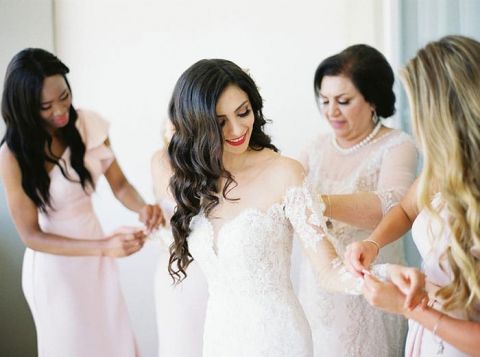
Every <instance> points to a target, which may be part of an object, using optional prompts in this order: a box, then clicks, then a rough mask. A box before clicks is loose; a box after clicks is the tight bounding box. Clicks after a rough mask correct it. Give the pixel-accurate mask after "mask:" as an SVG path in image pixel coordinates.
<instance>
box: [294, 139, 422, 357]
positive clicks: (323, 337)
mask: <svg viewBox="0 0 480 357" xmlns="http://www.w3.org/2000/svg"><path fill="white" fill-rule="evenodd" d="M332 137H333V134H323V135H321V136H319V137H318V138H316V139H315V140H314V141H313V142H312V143H311V144H310V145H308V146H307V148H306V150H305V152H304V157H303V159H302V161H303V163H304V166H305V168H306V170H307V172H308V177H307V181H308V183H309V185H310V186H311V187H312V188H313V190H314V192H316V193H320V194H349V193H355V192H373V193H375V194H376V195H377V196H378V199H379V200H380V202H381V206H382V210H383V213H384V214H385V213H386V212H387V211H388V210H389V209H390V208H391V207H393V206H394V205H395V204H397V203H398V201H399V200H400V199H401V198H402V197H403V195H404V194H405V193H406V191H407V189H408V188H409V187H410V185H411V184H412V183H413V181H414V178H415V170H416V165H417V151H416V147H415V144H414V142H413V140H412V138H411V137H410V136H408V135H407V134H405V133H403V132H401V131H398V130H392V131H390V132H387V133H386V134H384V135H383V136H381V137H380V138H378V139H375V140H373V141H372V142H370V143H369V144H368V145H366V146H363V147H361V148H360V149H359V150H357V151H354V152H351V153H349V154H344V153H341V152H339V151H337V149H336V148H335V147H334V146H333V144H332ZM332 223H333V229H331V230H330V231H329V232H330V233H331V235H332V236H333V237H334V239H333V240H332V243H333V244H334V245H335V248H336V250H337V252H338V254H339V255H340V256H343V255H344V252H345V247H346V246H347V245H348V244H349V243H352V242H355V241H359V240H363V239H366V238H368V237H369V236H370V234H371V231H370V230H366V229H360V228H357V227H354V226H351V225H349V224H346V223H343V222H340V221H335V220H332ZM298 260H299V261H300V263H299V267H298V268H297V269H296V270H297V271H298V275H299V276H298V289H299V291H298V295H299V299H300V302H301V303H302V306H303V308H304V310H305V313H306V315H307V318H308V321H309V323H310V326H311V328H312V336H313V342H314V352H315V353H314V355H315V356H350V357H363V356H364V357H370V356H375V357H383V356H384V357H394V356H402V354H403V346H404V338H405V333H406V322H405V320H404V319H403V318H402V317H399V316H395V315H392V314H388V313H384V312H382V311H380V310H378V309H375V308H373V307H371V306H370V305H369V304H368V303H367V302H366V301H365V299H364V298H363V297H362V296H346V295H343V294H337V293H331V292H327V291H325V289H324V288H323V287H322V286H321V284H320V283H319V282H318V280H317V279H316V278H315V275H314V273H313V272H312V269H311V266H310V264H309V262H308V261H307V259H306V258H305V257H302V258H301V259H297V261H298ZM377 262H379V263H397V264H402V263H404V250H403V244H402V242H396V243H393V244H389V245H388V246H386V247H385V248H383V249H382V251H381V253H380V255H379V257H378V258H377Z"/></svg>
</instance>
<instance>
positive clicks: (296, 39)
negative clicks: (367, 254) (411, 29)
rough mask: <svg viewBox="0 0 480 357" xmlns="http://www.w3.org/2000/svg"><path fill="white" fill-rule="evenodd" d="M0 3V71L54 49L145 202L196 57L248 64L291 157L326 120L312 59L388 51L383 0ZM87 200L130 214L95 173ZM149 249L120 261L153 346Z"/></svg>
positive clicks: (110, 223)
mask: <svg viewBox="0 0 480 357" xmlns="http://www.w3.org/2000/svg"><path fill="white" fill-rule="evenodd" d="M52 2H53V10H54V11H53V12H54V16H53V18H52V15H51V12H49V11H50V10H51V6H52ZM0 6H1V7H0V29H1V31H0V50H1V56H0V61H1V62H0V66H1V67H0V70H1V71H2V74H1V75H2V76H3V74H4V72H5V66H6V63H7V61H8V60H10V58H11V57H12V56H13V54H15V53H16V52H17V51H18V50H20V49H22V48H24V47H27V46H38V47H44V48H46V49H48V50H53V49H55V52H56V54H57V55H58V56H59V57H60V58H61V59H62V60H63V61H64V62H65V63H66V64H67V65H68V66H69V67H70V69H71V74H70V75H69V79H70V82H71V84H72V88H73V95H74V104H75V105H76V106H77V107H84V108H89V109H93V110H96V111H98V112H99V113H100V114H102V115H103V116H104V117H105V118H106V119H108V120H109V121H110V122H111V123H112V126H111V135H110V139H111V141H112V145H113V148H114V150H115V153H116V155H117V159H118V160H119V162H120V164H121V166H122V168H123V170H124V172H125V173H126V174H127V176H128V178H129V179H130V181H131V182H132V183H133V184H134V185H135V186H136V187H137V188H138V190H139V191H140V192H141V194H142V195H143V196H144V197H145V198H146V199H147V200H149V201H153V194H152V190H151V187H152V184H151V178H150V168H149V166H150V157H151V155H152V154H153V152H154V151H155V150H157V149H158V148H159V147H160V146H161V137H160V134H161V129H162V127H163V122H164V120H165V118H166V108H167V103H168V100H169V98H170V94H171V91H172V89H173V86H174V84H175V81H176V80H177V78H178V77H179V76H180V74H181V73H182V72H183V71H184V70H185V69H186V68H187V67H188V66H190V65H191V64H192V63H194V62H195V61H197V60H199V59H201V58H227V59H230V60H233V61H234V62H236V63H237V64H239V65H240V66H242V67H245V68H248V69H249V70H250V73H251V75H252V77H253V78H254V79H255V81H256V83H257V85H258V86H259V87H260V91H261V94H262V96H263V97H264V99H265V114H266V116H267V117H268V118H270V119H272V120H273V123H272V124H271V125H269V126H268V129H267V130H268V131H269V133H271V134H272V136H273V140H274V143H275V144H276V145H277V146H278V147H279V148H280V149H281V150H282V152H283V153H284V154H286V155H289V156H296V155H297V154H298V153H299V151H300V149H301V148H302V146H303V145H304V143H305V142H306V141H307V140H308V139H309V138H310V137H312V136H313V135H314V134H315V133H318V132H319V131H324V130H327V127H326V125H325V124H324V123H323V121H322V119H321V118H320V116H319V114H318V110H317V107H316V104H315V101H314V97H313V90H312V81H313V74H314V71H315V69H316V66H317V65H318V64H319V62H320V61H321V60H322V59H323V58H325V57H326V56H329V55H331V54H333V53H336V52H338V51H340V50H342V49H343V48H344V47H346V46H348V45H350V44H353V43H360V42H362V43H367V44H370V45H373V46H375V47H377V48H378V49H379V50H381V51H382V50H387V51H389V50H390V47H389V46H388V44H389V42H388V31H387V32H386V33H387V36H386V35H385V32H384V28H385V30H388V29H389V22H388V19H387V20H385V21H386V22H384V19H383V13H384V11H385V8H384V6H385V5H384V2H383V1H382V0H362V1H357V0H337V1H327V0H316V1H307V0H298V1H285V0H264V1H261V0H256V1H254V0H245V1H242V2H230V1H226V0H223V1H222V0H201V1H195V0H177V1H167V0H156V1H155V0H150V1H147V0H136V1H134V0H128V1H124V0H0ZM7 9H8V11H5V10H7ZM52 24H53V29H54V30H53V31H52V32H53V33H54V44H53V43H52V40H51V38H52V36H50V37H49V38H50V40H45V38H46V37H45V35H42V33H44V32H42V31H44V30H42V29H44V28H48V27H49V26H50V27H52ZM39 36H43V37H41V38H43V39H44V40H39V39H38V38H39ZM47 38H48V36H47ZM386 38H387V40H385V39H386ZM53 45H54V46H53ZM387 57H388V53H387ZM1 125H3V123H2V124H0V134H3V126H1ZM1 205H2V207H3V208H4V200H3V199H2V202H1ZM95 205H96V208H97V211H98V213H99V215H100V218H101V221H102V223H103V225H104V227H105V230H106V231H109V230H111V229H113V228H115V227H117V226H118V225H119V224H128V225H134V224H136V217H135V216H134V215H133V214H131V213H130V212H128V211H126V210H125V209H123V208H122V207H121V206H120V205H119V204H118V203H117V202H116V201H115V200H114V199H113V197H112V195H111V193H110V192H109V189H108V187H107V184H106V182H104V181H102V182H100V183H99V186H98V193H97V195H96V198H95ZM4 212H5V213H4ZM3 214H5V215H6V211H5V210H3V211H2V215H3ZM2 235H3V227H2ZM156 248H157V247H155V245H154V244H150V245H148V244H147V245H146V246H145V248H144V249H143V250H142V251H141V252H140V253H138V254H136V255H134V256H132V257H129V258H125V259H121V260H120V268H121V274H122V285H123V288H124V292H125V295H126V298H127V303H128V305H129V309H130V313H131V317H132V320H133V324H134V328H135V331H136V333H137V336H138V339H139V343H140V348H141V351H142V353H143V356H146V357H150V356H155V355H156V330H155V315H154V300H153V271H154V267H155V260H156ZM17 278H18V279H19V277H17ZM2 303H3V301H2ZM1 323H2V324H3V321H2V322H1Z"/></svg>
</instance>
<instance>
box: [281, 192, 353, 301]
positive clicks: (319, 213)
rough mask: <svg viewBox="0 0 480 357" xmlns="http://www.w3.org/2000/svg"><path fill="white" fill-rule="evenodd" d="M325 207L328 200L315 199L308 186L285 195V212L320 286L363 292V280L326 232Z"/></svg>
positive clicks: (328, 288) (336, 289) (335, 289)
mask: <svg viewBox="0 0 480 357" xmlns="http://www.w3.org/2000/svg"><path fill="white" fill-rule="evenodd" d="M324 209H325V205H324V203H323V202H321V201H319V200H318V199H313V198H312V195H311V194H310V191H309V190H308V188H307V187H306V185H303V186H301V187H294V188H291V189H290V190H288V192H287V194H286V196H285V215H286V217H287V218H288V220H289V221H290V223H291V225H292V227H293V229H294V231H295V233H296V234H297V236H298V237H299V239H300V241H301V243H302V246H303V248H304V251H305V254H306V255H307V257H308V259H309V260H310V263H311V264H312V265H313V268H314V271H315V274H316V276H317V279H318V281H319V283H320V285H321V286H322V287H323V288H324V289H326V290H329V291H336V292H345V293H348V294H353V295H359V294H361V292H362V289H361V288H362V279H361V278H357V277H355V276H354V275H353V274H351V273H350V272H348V271H347V269H346V268H345V266H344V265H343V263H342V261H341V259H340V258H339V257H338V255H337V252H336V250H335V248H334V246H333V244H332V243H331V241H330V239H331V237H330V236H329V234H328V233H326V232H327V228H326V226H325V219H324V216H323V211H324Z"/></svg>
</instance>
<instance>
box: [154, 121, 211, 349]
mask: <svg viewBox="0 0 480 357" xmlns="http://www.w3.org/2000/svg"><path fill="white" fill-rule="evenodd" d="M172 135H173V126H172V124H171V122H170V120H168V119H167V120H166V124H165V133H164V147H163V148H162V149H160V150H158V151H157V152H156V153H155V154H154V155H153V157H152V163H151V168H152V179H153V189H154V192H155V198H156V200H157V202H158V204H159V205H160V207H162V211H163V212H164V214H165V218H166V227H167V228H165V229H163V230H161V231H160V232H159V234H157V237H158V238H160V239H158V241H159V243H160V246H161V248H160V249H159V251H160V252H159V256H158V262H157V267H156V271H155V278H154V289H155V305H156V306H155V308H156V314H157V335H158V356H160V357H163V356H168V357H189V356H200V355H201V353H202V346H203V325H204V321H205V311H206V306H207V297H208V292H207V283H206V281H205V277H204V276H203V273H202V272H201V270H200V269H199V267H198V264H197V262H192V264H191V270H190V271H189V277H190V279H189V280H188V281H186V282H185V283H184V284H181V285H173V280H172V278H171V276H170V274H169V273H168V261H169V258H170V253H169V247H170V244H171V243H172V242H173V237H172V234H171V231H170V218H171V216H172V215H173V211H174V208H175V200H174V199H173V197H172V195H171V193H170V191H169V190H168V184H169V180H170V176H171V175H172V169H171V168H170V163H169V159H168V153H167V147H168V143H169V142H170V138H171V137H172Z"/></svg>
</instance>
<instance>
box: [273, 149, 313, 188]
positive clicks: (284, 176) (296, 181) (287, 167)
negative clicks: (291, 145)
mask: <svg viewBox="0 0 480 357" xmlns="http://www.w3.org/2000/svg"><path fill="white" fill-rule="evenodd" d="M269 175H271V176H273V177H272V178H274V179H275V180H276V181H277V182H278V183H280V184H281V185H282V186H283V187H290V186H296V185H301V184H302V183H303V181H304V179H305V169H304V168H303V166H302V164H301V163H300V162H299V161H297V160H295V159H292V158H290V157H287V156H282V155H280V154H277V156H276V157H275V158H274V159H273V160H272V162H271V164H270V166H269Z"/></svg>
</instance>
